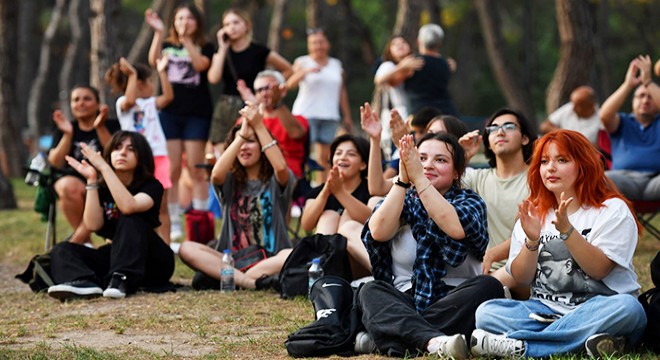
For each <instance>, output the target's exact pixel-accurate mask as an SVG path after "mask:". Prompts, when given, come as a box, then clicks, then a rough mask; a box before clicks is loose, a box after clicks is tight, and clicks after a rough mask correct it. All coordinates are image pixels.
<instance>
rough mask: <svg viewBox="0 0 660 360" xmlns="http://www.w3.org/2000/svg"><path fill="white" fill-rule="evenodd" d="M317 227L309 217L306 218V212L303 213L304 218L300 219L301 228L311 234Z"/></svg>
mask: <svg viewBox="0 0 660 360" xmlns="http://www.w3.org/2000/svg"><path fill="white" fill-rule="evenodd" d="M315 225H316V224H315V223H313V222H312V221H311V220H310V219H309V216H305V212H304V211H303V216H302V217H301V218H300V226H301V227H302V228H303V230H305V231H306V232H310V231H312V230H313V229H314V226H315Z"/></svg>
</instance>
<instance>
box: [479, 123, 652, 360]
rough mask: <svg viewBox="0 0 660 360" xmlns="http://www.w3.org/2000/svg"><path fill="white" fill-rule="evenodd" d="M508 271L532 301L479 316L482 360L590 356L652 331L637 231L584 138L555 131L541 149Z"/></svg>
mask: <svg viewBox="0 0 660 360" xmlns="http://www.w3.org/2000/svg"><path fill="white" fill-rule="evenodd" d="M527 182H528V184H529V188H530V195H529V198H528V199H527V200H525V201H524V202H523V203H522V204H521V205H520V206H519V213H518V216H519V220H518V221H517V222H516V225H515V227H514V229H513V234H512V236H511V248H510V250H509V260H508V262H507V265H506V268H507V271H508V272H509V273H510V274H511V276H513V278H514V279H515V280H516V282H517V283H518V284H520V285H529V286H531V290H532V293H531V297H530V299H529V300H525V301H517V300H508V299H502V300H491V301H489V302H487V303H484V304H482V305H481V306H480V307H479V309H478V310H477V313H476V325H477V330H475V331H474V332H473V334H472V341H471V344H472V353H473V354H474V355H475V356H484V355H489V356H502V357H510V356H524V357H549V356H550V355H553V354H562V353H570V352H578V351H581V350H583V349H586V350H587V353H588V354H589V355H590V356H604V355H606V354H612V353H614V352H617V353H618V354H617V356H620V354H621V352H622V351H623V350H624V345H625V343H626V340H627V342H628V343H629V344H630V345H634V344H635V343H636V342H638V341H639V339H640V337H641V335H642V333H643V332H644V328H645V327H646V316H645V314H644V310H643V309H642V306H641V305H640V303H639V301H637V297H636V295H637V293H638V292H639V288H640V286H639V284H638V283H637V276H636V275H635V269H634V267H633V264H632V257H633V253H634V252H635V246H636V245H637V239H638V235H639V224H638V222H637V219H636V218H635V213H634V212H633V211H632V207H631V205H630V202H628V201H627V200H626V199H625V198H624V197H623V195H621V193H619V192H618V191H617V190H616V187H615V186H614V184H613V183H612V181H611V180H609V179H608V178H607V177H606V176H605V174H604V171H603V165H602V162H601V160H600V156H599V153H598V151H597V150H596V148H595V147H594V146H592V145H591V144H590V143H589V140H587V138H585V137H584V135H582V134H580V133H578V132H576V131H571V130H556V131H553V132H550V133H548V134H546V135H545V136H543V137H542V138H541V139H540V140H538V143H537V144H536V146H535V149H534V154H533V155H532V159H531V161H530V166H529V172H528V175H527Z"/></svg>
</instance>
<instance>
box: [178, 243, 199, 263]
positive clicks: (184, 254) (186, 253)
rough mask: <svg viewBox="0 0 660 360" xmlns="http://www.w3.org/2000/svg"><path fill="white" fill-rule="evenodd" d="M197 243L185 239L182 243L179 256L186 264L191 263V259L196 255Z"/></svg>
mask: <svg viewBox="0 0 660 360" xmlns="http://www.w3.org/2000/svg"><path fill="white" fill-rule="evenodd" d="M195 245H196V244H195V243H194V242H192V241H184V242H183V243H181V247H180V248H179V258H181V261H183V262H184V263H186V264H189V263H190V261H191V260H192V259H193V258H194V257H195V254H196V253H197V249H196V246H195Z"/></svg>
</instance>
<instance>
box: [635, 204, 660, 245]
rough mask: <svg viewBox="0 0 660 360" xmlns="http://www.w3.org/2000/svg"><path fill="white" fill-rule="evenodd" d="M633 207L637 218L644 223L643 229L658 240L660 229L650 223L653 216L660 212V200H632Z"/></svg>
mask: <svg viewBox="0 0 660 360" xmlns="http://www.w3.org/2000/svg"><path fill="white" fill-rule="evenodd" d="M633 209H635V212H636V213H637V219H639V222H641V223H642V225H644V229H645V230H646V231H647V232H648V233H649V234H651V235H652V236H653V237H654V238H656V239H657V240H660V229H658V228H657V227H656V226H655V225H653V224H651V221H652V220H653V218H655V216H656V215H658V213H659V212H660V201H633Z"/></svg>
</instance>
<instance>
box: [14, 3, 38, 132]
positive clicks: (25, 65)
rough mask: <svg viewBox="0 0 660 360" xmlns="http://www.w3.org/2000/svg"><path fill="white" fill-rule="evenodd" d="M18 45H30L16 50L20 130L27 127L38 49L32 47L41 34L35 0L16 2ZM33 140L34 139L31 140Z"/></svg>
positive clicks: (17, 107) (17, 105)
mask: <svg viewBox="0 0 660 360" xmlns="http://www.w3.org/2000/svg"><path fill="white" fill-rule="evenodd" d="M18 6H19V8H18V44H30V45H29V46H19V47H17V48H16V52H17V55H18V63H17V64H16V65H17V69H16V74H17V75H16V81H15V82H14V88H15V89H16V116H17V117H18V119H19V120H20V124H17V125H20V128H25V127H27V126H28V122H27V106H28V99H29V98H30V84H31V81H30V80H32V79H34V74H36V70H37V65H38V64H37V59H38V58H39V52H38V49H39V48H38V47H36V46H34V45H36V44H37V43H38V42H39V37H38V36H37V35H36V34H40V33H41V29H40V28H39V23H38V22H37V20H38V19H39V17H37V16H34V14H40V13H41V2H40V1H36V0H24V1H19V2H18ZM32 140H34V139H32Z"/></svg>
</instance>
